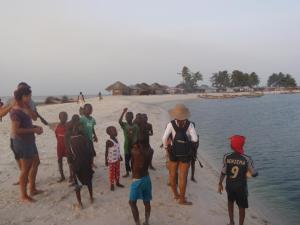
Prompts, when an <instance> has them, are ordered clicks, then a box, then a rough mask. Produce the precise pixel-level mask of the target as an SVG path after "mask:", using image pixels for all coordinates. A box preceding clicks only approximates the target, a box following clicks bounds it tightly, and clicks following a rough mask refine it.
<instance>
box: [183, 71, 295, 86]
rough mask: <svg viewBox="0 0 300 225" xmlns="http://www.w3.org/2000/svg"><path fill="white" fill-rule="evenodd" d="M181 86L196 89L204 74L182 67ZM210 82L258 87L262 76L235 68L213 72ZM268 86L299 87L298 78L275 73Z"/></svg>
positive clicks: (270, 77) (214, 84)
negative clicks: (229, 70)
mask: <svg viewBox="0 0 300 225" xmlns="http://www.w3.org/2000/svg"><path fill="white" fill-rule="evenodd" d="M179 75H180V76H182V83H181V86H182V87H183V88H184V89H185V90H186V91H187V92H193V91H195V90H196V89H197V88H198V87H199V86H198V82H199V81H202V80H203V75H202V74H201V73H200V72H199V71H198V72H192V71H191V70H190V69H189V68H188V67H187V66H184V67H183V68H182V71H181V73H179ZM210 82H211V84H212V86H213V87H215V88H236V87H250V88H254V87H258V85H259V84H260V78H259V76H258V75H257V74H256V73H255V72H252V73H244V72H242V71H239V70H234V71H232V72H231V73H229V72H228V71H227V70H223V71H219V72H216V73H213V74H212V76H211V77H210ZM267 85H268V87H297V82H296V80H295V79H294V78H293V77H292V76H291V75H290V74H284V73H282V72H280V73H278V74H277V73H273V74H272V75H271V76H269V78H268V83H267Z"/></svg>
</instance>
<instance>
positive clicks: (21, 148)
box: [12, 139, 38, 159]
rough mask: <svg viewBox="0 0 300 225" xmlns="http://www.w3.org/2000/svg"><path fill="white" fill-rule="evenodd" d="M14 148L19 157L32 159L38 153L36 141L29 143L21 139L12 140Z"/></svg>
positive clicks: (16, 155) (16, 156)
mask: <svg viewBox="0 0 300 225" xmlns="http://www.w3.org/2000/svg"><path fill="white" fill-rule="evenodd" d="M12 149H13V152H14V153H15V158H16V159H17V158H18V159H32V158H34V157H35V156H36V155H38V150H37V147H36V144H35V142H33V143H28V142H26V141H23V140H21V139H13V140H12Z"/></svg>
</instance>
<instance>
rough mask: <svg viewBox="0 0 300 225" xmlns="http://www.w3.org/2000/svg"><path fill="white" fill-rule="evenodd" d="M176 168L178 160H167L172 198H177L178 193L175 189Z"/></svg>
mask: <svg viewBox="0 0 300 225" xmlns="http://www.w3.org/2000/svg"><path fill="white" fill-rule="evenodd" d="M177 169H178V162H174V161H169V182H170V186H171V188H172V191H173V194H174V198H175V199H179V194H178V190H177V182H176V180H177Z"/></svg>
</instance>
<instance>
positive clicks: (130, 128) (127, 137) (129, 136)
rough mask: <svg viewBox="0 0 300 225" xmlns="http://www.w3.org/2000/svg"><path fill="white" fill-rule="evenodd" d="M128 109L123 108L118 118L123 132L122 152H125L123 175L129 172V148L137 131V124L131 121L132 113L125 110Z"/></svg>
mask: <svg viewBox="0 0 300 225" xmlns="http://www.w3.org/2000/svg"><path fill="white" fill-rule="evenodd" d="M127 111H128V109H127V108H125V109H124V110H123V112H122V114H121V117H120V119H119V124H120V126H121V128H122V129H123V132H124V154H125V167H126V174H125V175H124V176H123V177H129V173H130V172H131V150H132V148H133V143H135V142H136V140H137V135H138V132H139V126H138V125H137V124H136V123H133V113H132V112H127ZM125 114H126V116H125V117H126V122H123V117H124V115H125Z"/></svg>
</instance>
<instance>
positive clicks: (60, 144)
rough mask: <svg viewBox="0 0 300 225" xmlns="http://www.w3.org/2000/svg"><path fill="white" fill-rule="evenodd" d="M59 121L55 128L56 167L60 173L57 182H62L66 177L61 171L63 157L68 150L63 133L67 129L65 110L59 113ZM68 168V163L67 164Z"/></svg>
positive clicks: (64, 133)
mask: <svg viewBox="0 0 300 225" xmlns="http://www.w3.org/2000/svg"><path fill="white" fill-rule="evenodd" d="M59 120H60V123H59V124H58V125H57V127H56V129H55V135H56V139H57V159H58V169H59V173H60V179H59V180H58V182H59V183H60V182H63V181H64V180H65V179H66V178H65V175H64V171H63V157H67V154H68V151H67V147H66V145H65V135H66V131H67V120H68V114H67V113H66V112H60V113H59ZM69 168H70V165H69ZM71 174H72V172H71V168H70V176H71Z"/></svg>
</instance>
